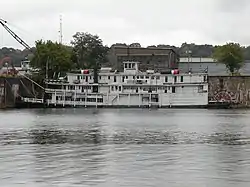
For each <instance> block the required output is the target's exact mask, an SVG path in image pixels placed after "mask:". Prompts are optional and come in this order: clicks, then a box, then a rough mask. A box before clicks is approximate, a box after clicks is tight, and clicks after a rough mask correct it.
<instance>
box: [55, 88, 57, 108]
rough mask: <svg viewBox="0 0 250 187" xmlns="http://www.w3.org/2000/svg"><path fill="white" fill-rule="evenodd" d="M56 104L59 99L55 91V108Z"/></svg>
mask: <svg viewBox="0 0 250 187" xmlns="http://www.w3.org/2000/svg"><path fill="white" fill-rule="evenodd" d="M56 103H57V99H56V91H55V106H56Z"/></svg>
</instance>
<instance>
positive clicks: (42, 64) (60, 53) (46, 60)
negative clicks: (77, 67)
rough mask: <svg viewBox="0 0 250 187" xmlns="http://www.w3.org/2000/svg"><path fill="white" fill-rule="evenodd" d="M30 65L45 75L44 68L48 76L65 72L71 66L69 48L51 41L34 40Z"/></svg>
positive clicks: (41, 74)
mask: <svg viewBox="0 0 250 187" xmlns="http://www.w3.org/2000/svg"><path fill="white" fill-rule="evenodd" d="M30 64H31V66H32V67H34V68H37V69H39V75H40V76H43V77H45V75H46V69H47V70H48V78H52V77H53V75H55V74H58V73H62V72H67V71H69V70H70V69H71V68H72V65H73V64H72V61H71V49H70V48H69V47H68V46H64V45H62V44H59V43H54V42H52V41H42V40H39V41H37V42H36V51H35V54H34V56H33V58H32V60H31V62H30Z"/></svg>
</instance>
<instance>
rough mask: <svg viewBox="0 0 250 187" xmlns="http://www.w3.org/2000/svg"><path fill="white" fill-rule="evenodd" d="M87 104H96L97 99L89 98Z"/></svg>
mask: <svg viewBox="0 0 250 187" xmlns="http://www.w3.org/2000/svg"><path fill="white" fill-rule="evenodd" d="M87 102H96V98H87Z"/></svg>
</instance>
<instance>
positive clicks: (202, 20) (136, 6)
mask: <svg viewBox="0 0 250 187" xmlns="http://www.w3.org/2000/svg"><path fill="white" fill-rule="evenodd" d="M0 7H1V13H0V18H2V19H4V20H7V21H8V22H9V24H8V26H9V27H10V28H11V29H12V30H13V31H14V32H16V34H17V35H19V36H20V37H21V38H22V39H23V40H25V41H26V42H27V43H28V44H29V45H31V46H33V45H34V41H36V40H38V39H45V40H48V39H50V40H53V41H56V40H57V41H58V40H59V33H58V31H59V28H60V27H59V25H60V21H59V18H60V15H62V18H63V42H64V43H65V44H67V43H70V40H71V38H72V35H73V34H74V33H75V32H77V31H80V32H89V33H91V34H98V35H99V36H100V38H101V39H102V40H103V41H104V44H107V45H111V44H113V43H133V42H139V43H141V44H142V45H143V46H148V45H153V44H156V45H157V44H170V45H176V46H180V45H181V44H182V43H184V42H187V43H191V42H192V43H197V44H205V43H209V44H223V43H225V42H228V41H233V42H239V43H241V44H242V45H248V44H250V25H249V20H250V1H249V0H147V1H145V0H71V1H69V0H60V1H59V0H1V1H0ZM3 46H12V47H15V48H22V47H21V46H20V45H19V44H18V43H17V42H16V41H15V40H14V39H13V38H12V37H11V36H10V35H9V34H8V33H7V31H6V30H4V29H3V28H0V47H3Z"/></svg>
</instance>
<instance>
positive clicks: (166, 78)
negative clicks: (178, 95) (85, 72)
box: [77, 75, 205, 82]
mask: <svg viewBox="0 0 250 187" xmlns="http://www.w3.org/2000/svg"><path fill="white" fill-rule="evenodd" d="M84 78H85V82H88V80H92V76H80V75H78V76H77V80H81V79H82V80H83V79H84ZM128 78H129V77H128V76H122V81H123V82H124V80H125V79H128ZM101 79H102V76H99V80H101ZM110 79H111V76H108V80H110ZM133 79H134V80H135V79H152V80H154V79H156V80H159V79H160V76H151V77H150V76H133ZM113 81H114V82H116V76H113ZM204 81H205V78H204ZM165 82H168V76H165ZM174 82H177V76H174ZM180 82H183V76H180Z"/></svg>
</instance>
